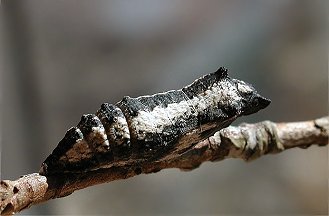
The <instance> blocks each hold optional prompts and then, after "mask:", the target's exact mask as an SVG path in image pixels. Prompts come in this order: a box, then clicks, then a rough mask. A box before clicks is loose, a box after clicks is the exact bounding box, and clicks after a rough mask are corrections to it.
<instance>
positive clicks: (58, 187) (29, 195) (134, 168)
mask: <svg viewBox="0 0 329 216" xmlns="http://www.w3.org/2000/svg"><path fill="white" fill-rule="evenodd" d="M328 138H329V116H327V117H323V118H319V119H316V120H311V121H304V122H292V123H273V122H270V121H264V122H259V123H256V124H242V125H240V126H238V127H232V126H230V127H227V128H224V129H222V130H220V131H218V132H216V133H215V134H214V135H213V136H211V137H209V138H208V139H206V140H204V141H202V142H199V143H198V144H196V145H194V146H193V147H192V148H189V149H187V150H185V151H184V152H181V153H180V154H175V155H167V156H166V157H165V160H164V159H161V160H157V159H154V160H152V161H148V162H143V163H142V164H141V163H140V162H136V163H131V162H129V164H122V165H121V166H116V167H111V168H106V169H105V168H104V169H98V170H94V171H89V172H85V173H75V174H61V175H53V176H47V177H46V176H42V175H40V174H38V173H33V174H29V175H25V176H22V177H21V178H19V179H18V180H15V181H11V180H2V181H1V183H0V198H1V203H0V212H1V214H2V215H6V214H14V213H17V212H19V211H21V210H23V209H26V208H29V207H30V206H32V205H35V204H38V203H42V202H45V201H47V200H49V199H55V198H60V197H64V196H68V195H69V194H71V193H73V192H74V191H75V190H80V189H83V188H86V187H90V186H93V185H96V184H102V183H106V182H110V181H114V180H118V179H126V178H130V177H133V176H135V175H139V174H142V173H144V174H147V173H154V172H158V171H160V170H162V169H167V168H179V169H182V170H192V169H195V168H197V167H199V166H200V164H201V163H203V162H205V161H220V160H223V159H226V158H241V159H243V160H245V161H250V160H253V159H256V158H259V157H261V156H262V155H266V154H273V153H280V152H282V151H284V150H287V149H290V148H295V147H299V148H307V147H309V146H311V145H319V146H326V145H328Z"/></svg>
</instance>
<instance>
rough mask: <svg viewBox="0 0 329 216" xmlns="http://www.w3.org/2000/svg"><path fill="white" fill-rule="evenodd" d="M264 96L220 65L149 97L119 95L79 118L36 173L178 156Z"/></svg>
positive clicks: (263, 102)
mask: <svg viewBox="0 0 329 216" xmlns="http://www.w3.org/2000/svg"><path fill="white" fill-rule="evenodd" d="M269 104H270V100H269V99H267V98H265V97H263V96H261V95H259V94H258V93H257V91H256V90H255V89H254V88H253V87H252V86H251V85H250V84H248V83H246V82H244V81H241V80H237V79H232V78H230V77H229V76H228V71H227V69H226V68H223V67H220V68H219V69H218V70H217V71H216V72H214V73H211V74H208V75H205V76H203V77H201V78H199V79H197V80H195V81H194V82H193V83H192V84H190V85H188V86H186V87H184V88H182V89H179V90H171V91H168V92H164V93H158V94H154V95H147V96H140V97H137V98H131V97H129V96H125V97H123V99H122V100H121V101H119V102H118V103H116V104H114V105H113V104H109V103H104V104H102V105H101V107H100V109H99V110H98V111H97V112H96V113H95V114H86V115H83V116H82V117H81V120H80V122H79V123H78V125H77V126H76V127H72V128H70V129H69V130H68V131H67V132H66V134H65V136H64V138H63V139H62V140H61V141H60V142H59V143H58V145H57V147H56V148H55V149H54V150H53V152H52V153H51V154H50V155H49V156H48V157H47V158H46V160H45V161H44V162H43V163H42V165H41V169H40V171H39V173H40V174H41V175H46V176H47V175H55V174H58V173H79V172H88V171H92V170H97V169H102V168H110V167H112V166H120V165H121V164H123V162H125V163H127V162H129V161H140V162H145V161H149V160H154V159H157V160H161V159H164V158H165V157H166V156H167V155H169V153H170V154H171V155H173V154H179V153H181V152H183V151H184V150H186V149H188V148H191V147H192V146H193V145H195V144H197V143H198V142H199V141H202V140H204V139H206V138H208V137H209V136H211V135H213V134H214V133H215V132H216V131H218V130H220V129H222V128H225V127H227V126H229V125H230V124H231V123H232V122H233V121H234V120H235V119H236V118H237V117H239V116H242V115H249V114H252V113H255V112H258V111H259V110H261V109H264V108H265V107H267V106H268V105H269Z"/></svg>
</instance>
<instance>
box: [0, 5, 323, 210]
mask: <svg viewBox="0 0 329 216" xmlns="http://www.w3.org/2000/svg"><path fill="white" fill-rule="evenodd" d="M328 3H329V2H328V1H326V0H272V1H270V0H250V1H245V0H225V1H211V0H173V1H164V0H139V1H132V0H116V1H114V0H113V1H98V0H97V1H96V0H95V1H81V0H80V1H77V0H71V1H63V0H57V1H43V0H29V1H16V0H8V1H2V6H3V13H4V15H5V16H4V18H5V19H4V28H3V30H4V31H3V32H4V34H3V35H4V37H5V40H4V41H5V43H4V44H2V46H3V47H2V48H3V50H4V52H3V55H4V57H5V58H4V59H5V60H4V61H3V62H4V63H5V64H4V67H3V70H2V76H1V102H0V105H1V106H0V109H1V112H2V114H1V129H2V130H1V135H0V136H1V145H2V147H1V179H15V178H17V177H19V176H20V175H22V174H27V173H31V172H36V171H38V169H39V166H40V164H41V162H42V161H43V160H44V159H45V158H46V157H47V155H48V154H49V153H50V152H51V151H52V149H53V148H54V147H55V146H56V145H57V142H58V141H59V140H60V139H61V138H62V137H63V136H64V134H65V132H66V130H67V129H68V128H69V127H71V126H75V125H76V124H77V123H78V121H79V120H80V116H81V115H82V114H84V113H93V112H95V111H96V110H97V109H98V107H99V106H100V104H101V103H103V102H110V103H115V102H117V101H118V100H120V99H121V98H122V97H123V96H125V95H129V96H139V95H144V94H153V93H157V92H161V91H166V90H170V89H177V88H181V87H182V86H184V85H186V84H189V83H191V82H192V81H193V80H194V79H196V78H198V77H200V76H202V75H204V74H206V73H209V72H213V71H215V70H216V69H217V68H218V67H219V66H226V67H227V68H229V70H230V72H229V74H230V76H232V77H236V78H239V79H242V80H245V81H247V82H249V83H252V84H253V85H254V86H255V87H256V88H257V89H258V90H259V92H261V93H262V94H263V95H265V96H267V97H269V98H271V99H272V104H271V105H270V106H269V107H268V108H267V109H265V110H263V111H261V112H259V113H257V114H255V115H252V116H249V117H245V118H243V119H241V120H239V121H238V122H236V123H235V124H238V123H239V122H242V121H245V122H256V121H261V120H273V121H298V120H307V119H312V118H317V117H321V116H324V115H326V114H327V112H328V40H327V38H328V16H327V15H328V13H327V11H328V9H329V7H328ZM327 152H328V147H322V148H320V147H311V148H309V149H307V150H301V149H294V150H289V151H287V152H284V153H282V154H279V155H271V156H265V157H263V158H261V159H259V160H256V161H254V162H251V163H245V162H243V161H241V160H234V159H229V160H225V161H222V162H218V163H205V164H203V165H202V166H201V167H200V168H199V169H196V170H194V171H192V172H181V171H179V170H175V169H171V170H163V171H161V172H159V173H156V174H152V175H141V176H137V177H134V178H131V179H127V180H121V181H116V182H111V183H108V184H103V185H99V186H94V187H90V188H87V189H85V190H81V191H77V192H75V193H74V194H72V195H70V196H68V197H66V198H62V199H57V200H53V201H49V202H47V203H45V204H43V205H39V206H35V207H33V208H31V209H30V210H28V211H24V212H22V214H43V215H45V214H75V215H81V214H88V215H90V214H93V215H94V214H109V215H127V214H128V215H132V214H142V215H145V214H149V215H154V214H175V215H182V214H196V215H204V214H216V215H217V214H306V215H314V214H322V215H325V214H327V212H328V155H327Z"/></svg>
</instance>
